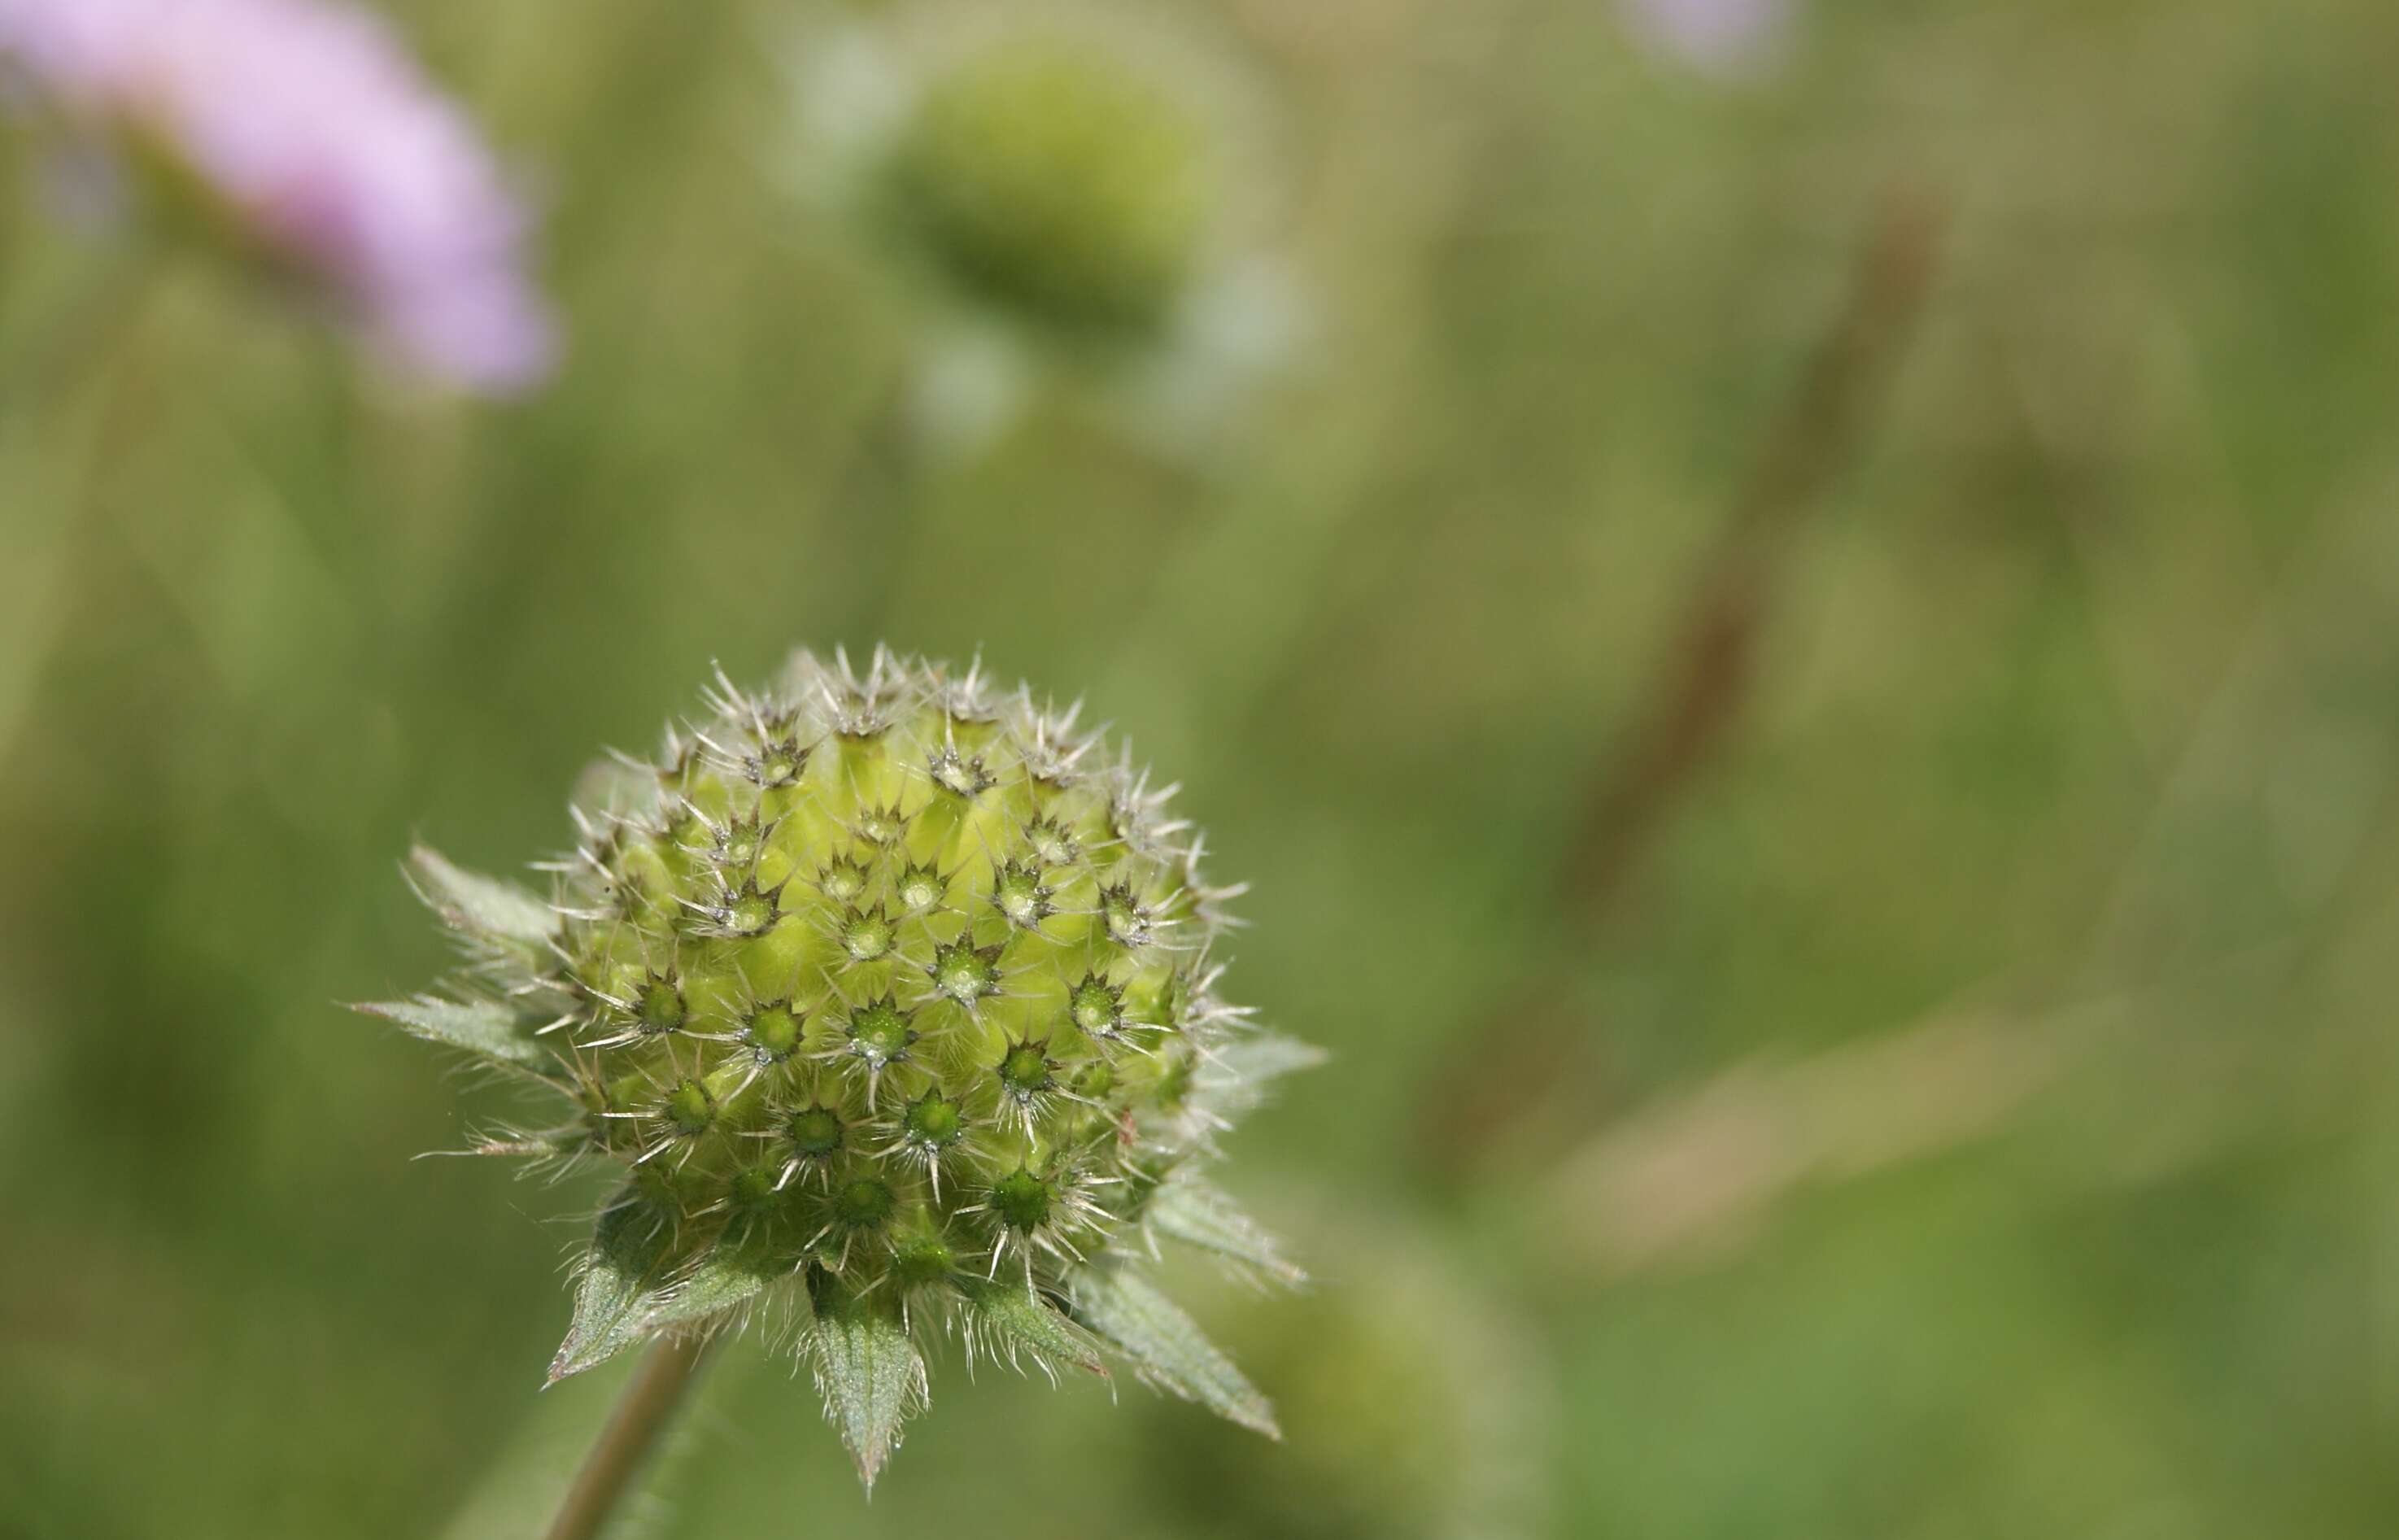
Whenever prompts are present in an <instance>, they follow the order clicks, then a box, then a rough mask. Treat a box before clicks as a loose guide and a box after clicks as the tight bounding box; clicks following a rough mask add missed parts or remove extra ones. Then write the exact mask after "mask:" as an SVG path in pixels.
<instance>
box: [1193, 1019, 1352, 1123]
mask: <svg viewBox="0 0 2399 1540" xmlns="http://www.w3.org/2000/svg"><path fill="white" fill-rule="evenodd" d="M1324 1060H1325V1053H1324V1050H1323V1049H1322V1048H1320V1047H1316V1046H1315V1045H1314V1044H1311V1043H1303V1042H1300V1041H1299V1040H1298V1039H1296V1038H1292V1037H1281V1036H1278V1035H1276V1034H1275V1033H1255V1034H1254V1035H1250V1036H1243V1037H1236V1038H1234V1039H1233V1040H1232V1041H1231V1042H1229V1043H1227V1044H1225V1045H1224V1046H1223V1047H1219V1048H1217V1049H1216V1050H1215V1051H1214V1052H1213V1054H1212V1055H1210V1056H1209V1057H1208V1058H1206V1059H1203V1060H1200V1065H1199V1067H1198V1068H1197V1069H1196V1070H1195V1071H1193V1072H1192V1099H1193V1100H1194V1101H1199V1102H1200V1103H1201V1104H1202V1105H1204V1106H1206V1107H1208V1108H1209V1109H1210V1110H1212V1111H1213V1112H1216V1113H1218V1114H1223V1115H1226V1116H1231V1115H1233V1114H1238V1113H1244V1112H1247V1111H1249V1110H1250V1109H1251V1108H1253V1107H1254V1106H1256V1105H1257V1104H1258V1103H1259V1102H1261V1101H1265V1100H1266V1095H1267V1086H1268V1084H1269V1083H1271V1082H1272V1081H1275V1080H1278V1079H1280V1078H1281V1077H1282V1076H1283V1075H1286V1074H1295V1073H1297V1072H1298V1071H1300V1070H1312V1069H1314V1068H1316V1067H1317V1066H1318V1065H1319V1064H1321V1063H1323V1062H1324Z"/></svg>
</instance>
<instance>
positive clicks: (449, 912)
mask: <svg viewBox="0 0 2399 1540" xmlns="http://www.w3.org/2000/svg"><path fill="white" fill-rule="evenodd" d="M408 880H409V885H411V886H413V887H414V888H415V889H416V896H417V897H418V898H423V899H424V900H425V902H426V905H427V907H428V908H430V909H431V910H432V911H433V912H435V913H437V914H439V915H440V916H441V920H442V923H443V924H444V925H448V926H450V928H451V929H453V930H461V931H465V932H466V933H467V934H468V935H470V936H475V937H479V938H481V939H484V940H487V941H514V942H520V943H523V944H525V945H539V944H540V943H542V942H544V941H547V940H549V938H550V937H552V936H554V935H556V934H557V933H558V926H559V917H558V912H557V911H555V910H553V909H551V908H550V907H549V905H548V904H546V903H544V902H542V901H541V899H539V898H535V897H534V896H533V895H532V894H531V893H528V892H526V891H525V890H524V889H523V888H522V887H519V886H517V885H515V884H514V883H504V882H502V881H500V880H499V879H498V878H496V877H486V876H484V875H483V874H481V872H477V871H466V870H464V869H463V868H460V867H455V866H452V865H451V864H450V862H449V861H448V860H447V859H446V858H443V857H442V855H441V854H440V852H439V851H437V850H435V849H433V848H432V847H431V846H430V845H423V844H420V845H418V846H416V847H415V848H414V849H413V850H411V851H410V852H409V853H408Z"/></svg>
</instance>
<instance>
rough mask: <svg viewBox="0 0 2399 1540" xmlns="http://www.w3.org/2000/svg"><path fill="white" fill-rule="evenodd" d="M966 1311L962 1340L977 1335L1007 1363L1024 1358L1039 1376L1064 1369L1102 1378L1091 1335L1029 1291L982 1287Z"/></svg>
mask: <svg viewBox="0 0 2399 1540" xmlns="http://www.w3.org/2000/svg"><path fill="white" fill-rule="evenodd" d="M967 1311H968V1314H967V1320H968V1323H969V1336H968V1340H969V1342H972V1341H974V1340H975V1338H976V1336H977V1334H978V1333H979V1334H980V1335H981V1337H982V1339H983V1342H984V1343H985V1344H987V1345H988V1346H989V1347H990V1349H991V1351H992V1352H993V1353H995V1354H998V1353H1006V1354H1007V1355H1008V1357H1009V1358H1010V1361H1011V1362H1012V1361H1014V1359H1015V1358H1016V1356H1017V1355H1018V1354H1019V1353H1030V1354H1031V1355H1033V1358H1034V1361H1035V1362H1037V1363H1038V1364H1040V1365H1041V1367H1042V1368H1044V1369H1045V1370H1046V1369H1053V1368H1054V1366H1056V1365H1059V1364H1068V1365H1071V1366H1073V1367H1074V1368H1077V1369H1079V1370H1082V1371H1084V1372H1086V1373H1090V1374H1098V1375H1100V1376H1102V1377H1105V1376H1106V1374H1107V1371H1108V1366H1107V1365H1106V1364H1105V1363H1103V1362H1101V1361H1100V1351H1099V1344H1098V1343H1097V1342H1095V1341H1094V1340H1093V1339H1092V1337H1091V1333H1090V1332H1088V1331H1084V1330H1083V1329H1082V1328H1081V1327H1079V1326H1077V1325H1076V1324H1075V1323H1074V1322H1073V1321H1070V1320H1068V1319H1067V1318H1066V1317H1064V1316H1062V1315H1060V1314H1059V1313H1058V1310H1057V1308H1056V1307H1055V1306H1054V1305H1052V1304H1050V1302H1049V1301H1047V1300H1045V1299H1043V1298H1041V1297H1040V1296H1039V1295H1038V1294H1036V1293H1035V1292H1034V1291H1033V1290H1030V1289H1020V1288H1017V1287H1015V1286H1014V1285H1012V1284H1004V1283H1002V1284H987V1285H984V1286H983V1287H982V1288H979V1289H976V1290H972V1291H971V1292H970V1293H969V1299H968V1306H967Z"/></svg>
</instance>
